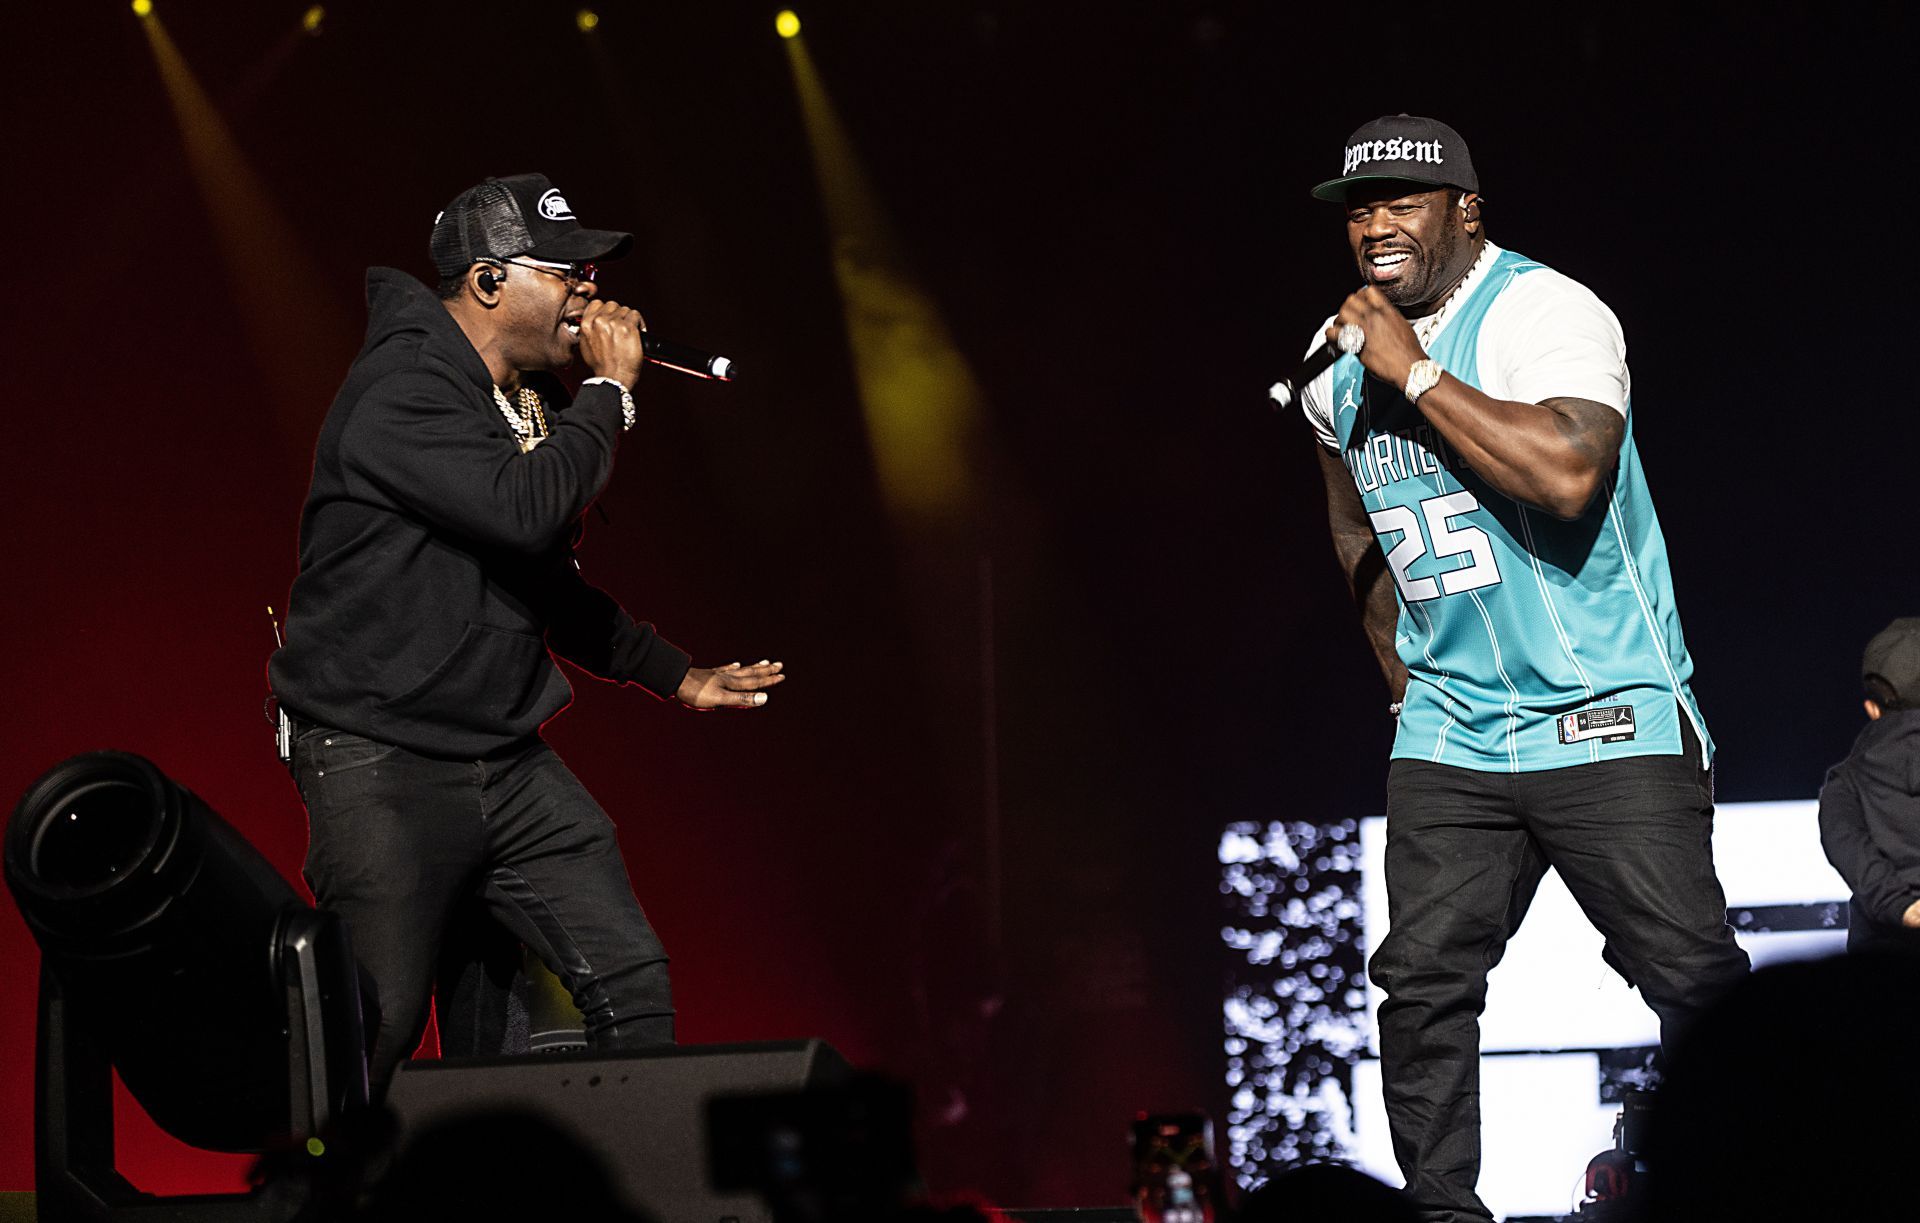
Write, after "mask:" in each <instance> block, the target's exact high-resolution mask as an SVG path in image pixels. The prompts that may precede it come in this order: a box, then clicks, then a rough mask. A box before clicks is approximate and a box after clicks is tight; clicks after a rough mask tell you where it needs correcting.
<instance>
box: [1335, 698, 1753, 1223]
mask: <svg viewBox="0 0 1920 1223" xmlns="http://www.w3.org/2000/svg"><path fill="white" fill-rule="evenodd" d="M1685 738H1686V743H1685V745H1684V747H1683V751H1682V754H1681V755H1678V756H1644V757H1635V758H1631V759H1626V760H1612V761H1602V762H1600V763H1598V764H1584V765H1577V766H1574V767H1571V768H1565V769H1553V770H1549V771H1546V772H1535V773H1481V772H1476V771H1473V770H1470V769H1461V768H1454V767H1451V766H1449V765H1441V764H1431V763H1428V762H1426V761H1421V760H1395V761H1394V762H1393V765H1392V768H1391V770H1390V771H1389V773H1388V776H1387V854H1386V871H1387V906H1388V911H1389V916H1390V919H1391V923H1392V929H1391V930H1390V932H1389V933H1388V935H1387V937H1386V939H1385V940H1384V941H1383V942H1382V943H1381V945H1380V948H1379V950H1378V951H1376V952H1375V953H1374V956H1373V959H1372V960H1371V962H1370V963H1369V965H1368V971H1369V973H1370V974H1371V975H1372V979H1373V981H1374V982H1375V983H1376V984H1378V985H1379V986H1380V988H1381V989H1382V990H1384V991H1385V993H1386V1000H1385V1001H1383V1002H1382V1003H1381V1004H1380V1060H1381V1073H1382V1078H1383V1081H1384V1088H1385V1095H1386V1105H1387V1119H1388V1122H1389V1124H1390V1126H1391V1128H1392V1131H1393V1149H1394V1155H1395V1157H1396V1158H1397V1159H1398V1160H1399V1163H1400V1170H1401V1172H1402V1173H1404V1174H1405V1176H1406V1178H1407V1190H1408V1193H1409V1194H1410V1195H1411V1196H1412V1197H1413V1199H1414V1200H1415V1201H1416V1202H1417V1203H1419V1205H1420V1206H1421V1208H1422V1210H1423V1211H1425V1212H1426V1217H1427V1218H1428V1219H1429V1220H1431V1221H1433V1223H1455V1221H1465V1220H1491V1218H1492V1215H1491V1214H1489V1213H1488V1211H1487V1208H1486V1205H1485V1204H1484V1203H1483V1202H1481V1200H1480V1197H1479V1195H1478V1194H1477V1193H1476V1192H1475V1188H1474V1187H1475V1184H1476V1183H1477V1182H1478V1180H1479V1178H1480V1013H1481V1012H1482V1011H1483V1010H1484V1009H1485V1007H1486V1000H1487V973H1488V971H1489V970H1491V969H1492V968H1493V966H1494V965H1496V964H1498V963H1499V962H1500V957H1501V956H1502V954H1504V953H1505V951H1506V947H1507V940H1508V939H1509V938H1511V937H1512V935H1513V932H1514V931H1515V930H1516V929H1518V927H1519V925H1520V919H1521V918H1522V917H1524V916H1525V915H1526V912H1527V906H1528V905H1529V904H1531V903H1532V901H1533V895H1534V891H1535V889H1536V888H1537V887H1538V886H1539V884H1540V880H1541V879H1542V878H1543V877H1544V876H1545V874H1546V872H1547V869H1548V868H1549V867H1552V868H1553V869H1554V870H1557V871H1558V872H1559V873H1560V877H1561V879H1562V880H1563V881H1564V882H1565V883H1566V885H1567V890H1568V891H1570V892H1572V893H1573V898H1574V899H1575V900H1576V901H1578V902H1579V904H1580V908H1581V910H1582V911H1583V912H1585V913H1586V915H1587V918H1588V920H1590V921H1592V922H1593V924H1594V926H1595V927H1596V928H1598V929H1599V931H1600V933H1601V934H1602V935H1603V936H1604V937H1605V938H1606V946H1607V951H1606V959H1607V962H1608V963H1609V964H1612V965H1613V966H1614V968H1616V969H1618V970H1619V971H1620V973H1621V975H1623V976H1624V977H1626V978H1627V980H1628V982H1630V983H1631V984H1633V985H1635V986H1637V987H1638V988H1639V990H1640V993H1641V995H1642V996H1643V997H1644V998H1645V999H1646V1001H1647V1005H1648V1006H1650V1007H1652V1008H1653V1010H1654V1013H1655V1014H1657V1015H1658V1016H1659V1017H1660V1034H1661V1043H1662V1044H1663V1045H1667V1046H1669V1047H1670V1046H1671V1044H1672V1041H1673V1038H1674V1036H1675V1034H1676V1030H1677V1029H1678V1028H1680V1027H1682V1026H1684V1024H1685V1023H1686V1022H1687V1021H1688V1020H1689V1019H1691V1018H1692V1017H1693V1016H1694V1015H1696V1014H1697V1013H1698V1012H1699V1011H1700V1010H1701V1009H1703V1007H1705V1006H1706V1004H1708V1003H1710V1002H1711V1001H1712V1000H1713V999H1714V998H1715V997H1717V996H1718V995H1719V994H1720V992H1721V991H1722V990H1725V989H1726V988H1728V987H1729V986H1731V985H1732V984H1733V983H1735V982H1736V981H1738V980H1740V979H1741V978H1742V977H1743V976H1744V975H1745V974H1746V972H1747V970H1748V963H1747V956H1746V953H1745V952H1744V951H1742V950H1741V949H1740V948H1739V947H1738V946H1737V945H1736V944H1735V942H1734V938H1733V931H1732V929H1731V928H1730V927H1729V926H1728V925H1727V920H1726V918H1727V912H1726V910H1727V902H1726V895H1725V893H1724V892H1723V891H1722V890H1721V887H1720V881H1719V879H1718V878H1717V877H1716V876H1715V875H1714V871H1713V852H1712V843H1711V834H1712V829H1713V775H1712V773H1711V771H1710V770H1706V769H1702V768H1700V767H1699V760H1700V754H1699V753H1700V749H1699V745H1698V742H1697V740H1695V739H1694V737H1693V735H1692V734H1691V733H1690V731H1689V733H1687V734H1686V736H1685Z"/></svg>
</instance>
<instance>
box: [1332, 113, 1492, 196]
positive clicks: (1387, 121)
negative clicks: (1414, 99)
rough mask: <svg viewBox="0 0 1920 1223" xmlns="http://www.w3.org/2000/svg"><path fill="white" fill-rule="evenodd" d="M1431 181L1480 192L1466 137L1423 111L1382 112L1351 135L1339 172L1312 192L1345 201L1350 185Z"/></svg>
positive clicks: (1442, 185)
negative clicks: (1464, 138) (1408, 113)
mask: <svg viewBox="0 0 1920 1223" xmlns="http://www.w3.org/2000/svg"><path fill="white" fill-rule="evenodd" d="M1389 180H1390V181H1394V182H1409V183H1431V184H1432V185H1433V186H1435V187H1458V188H1460V189H1461V190H1463V191H1473V192H1478V191H1479V190H1480V176H1479V175H1477V174H1475V173H1474V172H1473V155H1472V154H1471V153H1469V152H1467V142H1466V141H1464V140H1462V139H1461V138H1460V133H1459V132H1456V131H1454V130H1453V129H1452V128H1450V127H1448V126H1447V125H1446V124H1444V123H1442V122H1440V121H1439V120H1438V119H1427V118H1422V117H1421V116H1419V115H1382V116H1380V117H1379V118H1378V119H1375V120H1374V121H1373V122H1372V123H1367V124H1363V125H1361V127H1360V128H1359V130H1357V131H1355V132H1354V133H1353V135H1351V136H1349V137H1347V144H1346V148H1345V150H1344V151H1343V152H1342V155H1341V165H1340V177H1339V178H1330V179H1328V180H1327V181H1326V182H1324V183H1321V184H1320V185H1319V186H1318V187H1315V188H1314V189H1313V197H1314V198H1315V199H1319V200H1332V201H1334V202H1335V203H1345V202H1346V198H1347V188H1348V187H1350V186H1352V185H1353V184H1354V183H1367V182H1381V181H1389Z"/></svg>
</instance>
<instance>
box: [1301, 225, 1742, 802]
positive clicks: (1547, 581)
mask: <svg viewBox="0 0 1920 1223" xmlns="http://www.w3.org/2000/svg"><path fill="white" fill-rule="evenodd" d="M1546 270H1547V269H1546V268H1545V267H1544V265H1542V264H1539V263H1535V262H1533V261H1532V260H1529V259H1526V258H1523V257H1521V256H1519V255H1517V254H1515V253H1513V252H1512V251H1502V252H1500V253H1499V255H1498V257H1497V258H1496V259H1495V260H1494V262H1493V263H1492V265H1491V267H1490V268H1489V269H1488V270H1487V273H1486V274H1485V275H1484V276H1481V277H1480V278H1479V283H1478V285H1476V286H1473V287H1472V292H1471V294H1470V295H1469V297H1468V298H1467V299H1466V300H1465V301H1463V302H1461V303H1459V304H1457V305H1456V306H1455V307H1454V308H1453V311H1452V317H1451V318H1449V319H1448V320H1447V322H1446V324H1445V326H1444V327H1443V328H1442V330H1441V331H1440V334H1439V335H1438V336H1437V337H1435V339H1434V342H1433V343H1432V344H1431V345H1430V346H1429V355H1430V356H1431V357H1432V358H1433V359H1434V360H1435V361H1437V362H1439V363H1440V365H1441V367H1442V368H1443V369H1445V370H1446V371H1447V372H1448V373H1450V374H1452V375H1453V376H1454V377H1456V378H1458V379H1460V380H1461V381H1462V382H1465V383H1468V384H1469V385H1471V386H1475V387H1479V386H1481V381H1480V376H1481V371H1480V369H1479V348H1480V345H1479V337H1480V329H1481V325H1482V323H1483V322H1484V321H1485V319H1486V316H1487V311H1488V309H1489V307H1491V306H1492V304H1493V303H1494V301H1495V300H1496V299H1497V298H1498V297H1499V295H1500V294H1501V293H1502V292H1503V291H1505V290H1506V289H1507V288H1509V287H1510V286H1511V285H1513V284H1514V283H1515V282H1516V281H1517V280H1518V279H1519V278H1520V277H1523V276H1527V275H1529V274H1531V273H1537V272H1543V271H1546ZM1332 375H1333V378H1332V390H1331V394H1332V408H1333V423H1334V434H1335V436H1336V437H1337V438H1338V439H1339V443H1340V451H1341V455H1342V457H1343V458H1344V459H1345V461H1346V464H1347V467H1348V469H1349V470H1350V471H1351V472H1352V473H1353V478H1354V483H1355V484H1356V485H1357V487H1358V488H1359V490H1360V498H1361V501H1362V503H1363V504H1364V505H1365V506H1366V510H1367V515H1368V517H1369V518H1370V519H1371V520H1372V522H1373V527H1374V531H1375V533H1376V535H1377V536H1378V538H1379V541H1380V549H1381V552H1382V553H1383V554H1384V555H1385V557H1386V561H1387V566H1388V568H1389V569H1391V570H1392V572H1393V579H1394V584H1395V586H1396V588H1397V590H1398V594H1399V601H1400V615H1399V622H1398V625H1397V629H1396V644H1397V649H1398V651H1399V654H1400V658H1401V661H1403V662H1404V663H1406V666H1407V671H1408V674H1409V682H1408V685H1407V696H1406V701H1405V704H1404V706H1403V708H1402V709H1401V712H1400V726H1399V730H1398V732H1397V734H1396V735H1395V737H1394V745H1393V755H1394V756H1395V757H1397V758H1405V759H1416V760H1431V761H1435V762H1437V763H1440V764H1450V765H1456V766H1459V767H1462V768H1469V769H1477V770H1481V771H1491V772H1516V773H1518V772H1532V771H1535V770H1541V769H1555V768H1564V767H1566V766H1568V765H1577V764H1587V763H1590V762H1593V761H1599V760H1611V759H1616V758H1620V757H1626V756H1653V755H1675V754H1678V753H1679V752H1680V751H1681V732H1680V719H1681V718H1683V717H1685V718H1687V719H1689V720H1690V721H1691V722H1692V724H1693V726H1694V729H1695V732H1696V733H1697V734H1698V736H1699V739H1700V743H1701V751H1702V761H1701V763H1702V765H1703V766H1704V765H1705V764H1706V763H1707V761H1708V760H1709V759H1711V753H1712V740H1711V739H1710V738H1709V737H1708V735H1707V731H1706V724H1705V722H1704V721H1703V720H1702V719H1701V716H1700V710H1699V706H1698V705H1697V704H1695V702H1694V699H1693V694H1692V692H1691V691H1690V690H1689V688H1688V681H1689V680H1690V679H1691V678H1692V675H1693V660H1692V659H1691V658H1690V657H1689V656H1688V654H1687V647H1686V644H1685V642H1684V641H1683V640H1682V638H1681V634H1680V617H1679V613H1678V611H1677V610H1676V609H1675V606H1674V597H1673V586H1672V582H1671V580H1670V577H1669V575H1668V571H1667V549H1666V543H1665V540H1664V539H1663V538H1662V536H1661V533H1660V523H1659V520H1658V519H1657V518H1656V517H1655V516H1654V512H1653V501H1652V499H1651V497H1650V496H1649V494H1648V492H1647V485H1646V480H1645V477H1644V475H1643V474H1642V472H1641V469H1640V460H1639V454H1638V452H1637V451H1636V450H1635V448H1634V442H1633V412H1632V406H1631V404H1630V403H1629V405H1628V410H1627V430H1626V435H1625V438H1624V440H1623V441H1622V442H1621V446H1620V458H1619V463H1618V465H1617V466H1616V467H1615V469H1614V471H1613V473H1612V474H1611V475H1610V476H1609V477H1608V479H1607V481H1606V483H1605V485H1604V486H1603V487H1602V489H1601V491H1600V493H1599V494H1598V495H1597V496H1596V497H1595V498H1594V502H1593V504H1592V505H1591V506H1589V507H1588V509H1587V511H1586V513H1585V514H1583V515H1581V517H1579V518H1578V519H1576V520H1574V521H1572V522H1562V521H1560V520H1559V519H1557V518H1555V517H1553V516H1552V515H1551V514H1548V513H1546V512H1544V511H1541V510H1535V509H1531V508H1529V507H1527V506H1524V505H1521V504H1520V503H1518V502H1516V501H1514V500H1513V499H1512V498H1510V497H1508V496H1506V495H1505V494H1503V493H1500V492H1498V491H1496V490H1495V489H1494V488H1493V487H1492V486H1491V485H1489V484H1487V482H1486V481H1484V480H1482V479H1481V478H1480V477H1479V476H1478V475H1476V474H1475V473H1474V472H1473V471H1472V470H1470V469H1469V468H1468V467H1467V465H1466V463H1465V462H1464V461H1462V460H1461V459H1460V458H1458V456H1456V455H1454V454H1453V453H1452V451H1451V450H1450V449H1449V448H1448V446H1447V445H1446V442H1445V440H1444V439H1443V438H1441V437H1440V435H1439V432H1438V431H1437V430H1435V429H1434V428H1433V427H1432V426H1431V425H1429V424H1428V423H1427V422H1426V420H1425V418H1424V417H1422V416H1421V414H1420V412H1419V410H1418V409H1417V408H1415V407H1414V406H1413V405H1412V404H1409V403H1408V402H1407V401H1406V398H1405V397H1404V396H1403V395H1402V394H1401V393H1400V391H1399V389H1398V388H1396V387H1392V386H1389V385H1387V384H1386V383H1384V382H1381V381H1380V380H1378V379H1376V378H1374V377H1372V376H1371V375H1369V374H1368V373H1367V372H1366V370H1365V368H1364V367H1362V365H1361V364H1360V361H1359V359H1358V358H1357V357H1352V356H1343V357H1341V358H1340V359H1339V360H1338V361H1337V362H1336V363H1335V364H1334V366H1333V370H1332Z"/></svg>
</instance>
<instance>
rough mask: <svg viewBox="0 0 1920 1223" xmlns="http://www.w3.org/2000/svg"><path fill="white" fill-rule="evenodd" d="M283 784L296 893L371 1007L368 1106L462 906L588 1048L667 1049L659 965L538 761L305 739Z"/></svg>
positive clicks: (607, 845)
mask: <svg viewBox="0 0 1920 1223" xmlns="http://www.w3.org/2000/svg"><path fill="white" fill-rule="evenodd" d="M292 769H293V777H294V781H295V783H296V784H297V785H298V786H299V787H300V795H301V797H302V798H303V799H304V800H305V801H306V804H307V823H308V829H309V841H308V847H307V860H306V868H305V875H306V879H307V885H308V886H309V887H311V888H312V889H313V894H314V899H315V900H316V902H318V904H319V905H320V907H321V908H323V909H327V910H330V911H332V912H335V913H338V914H340V915H341V916H342V917H344V918H345V919H346V920H347V923H348V926H349V928H350V931H351V934H352V937H353V949H354V954H355V956H356V958H358V959H359V961H360V964H361V966H362V967H363V968H364V969H365V970H366V972H367V974H368V975H369V976H370V977H371V978H372V981H373V986H374V990H375V993H376V995H377V997H376V1002H377V1005H378V1009H379V1014H380V1022H379V1028H378V1031H377V1034H376V1035H375V1037H374V1041H373V1051H372V1055H371V1058H370V1061H369V1065H368V1074H369V1079H370V1081H371V1086H372V1089H373V1092H374V1095H375V1097H376V1098H378V1097H379V1096H381V1095H383V1094H384V1093H385V1091H386V1089H387V1085H388V1084H389V1083H390V1082H391V1081H392V1079H393V1074H394V1072H395V1071H396V1070H397V1069H398V1068H399V1065H400V1063H401V1062H403V1061H405V1060H406V1059H407V1058H408V1056H410V1055H411V1054H412V1052H413V1050H414V1047H415V1046H416V1045H418V1044H419V1043H420V1036H421V1033H422V1032H423V1031H424V1030H425V1029H426V1024H427V1014H428V1008H429V1001H430V999H431V996H432V990H433V981H434V975H435V972H436V971H437V969H438V967H439V957H440V951H441V947H442V943H443V941H444V939H445V937H446V934H447V930H448V923H449V921H450V920H451V919H452V918H453V916H454V915H455V914H456V913H457V912H461V911H463V910H466V911H471V907H472V904H471V902H473V901H474V900H476V899H477V900H478V901H479V902H480V903H481V904H483V905H484V906H485V909H486V910H487V911H488V913H490V915H491V916H492V917H493V919H494V920H496V921H498V922H499V923H500V924H501V925H503V926H504V927H506V928H507V929H508V930H509V931H511V932H512V933H513V934H514V935H515V936H516V937H518V938H519V939H521V940H522V941H523V942H525V943H526V944H527V946H528V947H530V948H532V949H533V950H534V951H535V952H536V953H538V955H539V956H540V958H541V959H542V960H544V961H545V962H546V964H547V966H548V967H549V968H551V969H552V970H553V971H554V973H555V975H557V976H558V977H559V978H560V979H561V980H562V981H563V982H565V983H566V985H567V988H568V989H570V990H571V991H572V992H573V997H574V1002H575V1005H577V1006H578V1007H579V1008H580V1011H581V1013H582V1015H583V1016H585V1019H586V1027H587V1039H588V1042H589V1044H591V1045H592V1046H594V1047H595V1048H603V1049H604V1048H630V1047H637V1046H643V1045H653V1044H668V1043H671V1042H672V1040H673V1004H672V996H671V990H670V988H669V985H668V979H667V955H666V951H665V949H664V948H663V947H661V945H660V939H659V937H658V936H657V935H656V934H655V933H654V932H653V927H652V926H651V925H649V924H648V922H647V919H646V915H645V914H643V913H642V912H641V911H640V905H639V902H638V901H636V900H635V899H634V895H633V885H632V884H631V883H630V882H629V880H628V878H627V869H626V864H625V863H624V862H623V861H622V859H621V857H620V846H619V842H618V840H617V838H616V837H615V834H614V828H613V822H612V821H611V820H609V819H608V818H607V816H606V813H605V812H604V811H602V810H601V809H600V805H599V804H598V803H596V802H594V800H593V796H592V795H590V794H588V793H587V791H586V787H584V786H582V785H581V784H580V782H579V780H578V779H577V778H575V777H574V775H573V774H572V773H571V772H570V771H569V770H568V769H567V766H566V765H564V764H563V763H561V761H560V758H559V757H558V756H556V755H555V754H554V752H553V749H551V748H549V747H548V746H547V745H546V744H544V743H540V742H538V741H534V742H531V743H529V744H528V745H527V746H526V747H525V748H524V749H523V750H520V751H517V752H514V753H512V754H509V755H505V756H502V757H500V758H498V759H487V760H441V759H436V758H433V757H429V756H421V755H417V754H415V753H413V752H410V751H407V750H406V749H404V748H400V747H395V746H394V745H392V744H389V743H379V742H376V741H374V740H372V739H366V738H362V737H361V736H359V735H352V734H348V733H346V732H344V731H340V730H334V729H331V728H328V727H318V726H314V727H302V728H301V730H300V733H299V735H298V737H297V738H296V739H295V740H294V746H293V761H292Z"/></svg>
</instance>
